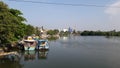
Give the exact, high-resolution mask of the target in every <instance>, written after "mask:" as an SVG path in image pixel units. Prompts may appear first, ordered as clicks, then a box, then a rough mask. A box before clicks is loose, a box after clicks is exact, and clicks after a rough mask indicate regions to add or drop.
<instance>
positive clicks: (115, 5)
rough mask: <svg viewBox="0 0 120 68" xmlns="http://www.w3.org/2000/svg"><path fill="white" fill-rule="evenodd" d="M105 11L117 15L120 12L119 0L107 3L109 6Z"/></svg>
mask: <svg viewBox="0 0 120 68" xmlns="http://www.w3.org/2000/svg"><path fill="white" fill-rule="evenodd" d="M118 7H119V8H118ZM105 13H107V14H109V15H110V16H118V15H119V14H120V0H117V2H115V3H113V4H111V5H109V7H107V8H106V10H105Z"/></svg>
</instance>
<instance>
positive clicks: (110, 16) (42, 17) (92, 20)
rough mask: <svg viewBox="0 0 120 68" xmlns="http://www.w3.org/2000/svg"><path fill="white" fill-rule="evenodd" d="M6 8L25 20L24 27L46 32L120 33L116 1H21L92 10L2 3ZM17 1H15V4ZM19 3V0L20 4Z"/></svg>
mask: <svg viewBox="0 0 120 68" xmlns="http://www.w3.org/2000/svg"><path fill="white" fill-rule="evenodd" d="M2 1H3V2H5V3H6V4H8V6H9V7H10V8H14V9H18V10H20V11H21V12H22V13H23V16H24V17H25V18H26V19H27V22H25V23H26V24H31V25H33V26H38V27H41V26H43V27H44V28H46V29H64V28H69V27H71V28H73V29H76V30H80V31H84V30H94V31H96V30H102V31H110V30H114V29H115V30H117V31H120V8H116V7H120V0H24V1H35V2H36V1H37V2H50V3H65V4H86V5H97V6H106V7H95V6H71V5H53V4H52V5H50V4H41V3H30V2H16V1H10V0H2ZM17 1H19V0H17ZM21 1H23V0H21Z"/></svg>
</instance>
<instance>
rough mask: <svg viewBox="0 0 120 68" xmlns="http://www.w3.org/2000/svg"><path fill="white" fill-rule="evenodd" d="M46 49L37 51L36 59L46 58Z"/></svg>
mask: <svg viewBox="0 0 120 68" xmlns="http://www.w3.org/2000/svg"><path fill="white" fill-rule="evenodd" d="M47 55H48V50H41V51H38V59H47Z"/></svg>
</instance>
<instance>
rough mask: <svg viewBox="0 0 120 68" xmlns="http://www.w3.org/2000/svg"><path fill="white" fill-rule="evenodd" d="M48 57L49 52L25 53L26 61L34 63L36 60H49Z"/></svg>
mask: <svg viewBox="0 0 120 68" xmlns="http://www.w3.org/2000/svg"><path fill="white" fill-rule="evenodd" d="M47 55H48V50H39V51H33V50H31V51H25V52H24V61H33V60H36V59H47Z"/></svg>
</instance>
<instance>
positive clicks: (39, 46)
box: [36, 40, 49, 50]
mask: <svg viewBox="0 0 120 68" xmlns="http://www.w3.org/2000/svg"><path fill="white" fill-rule="evenodd" d="M36 49H38V50H41V49H46V50H48V49H49V45H48V42H47V40H38V44H37V47H36Z"/></svg>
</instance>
